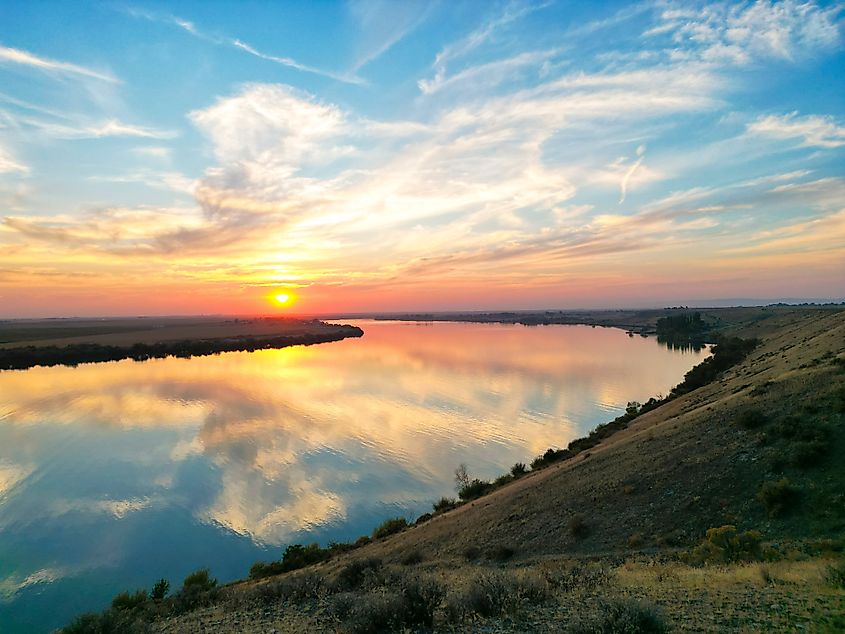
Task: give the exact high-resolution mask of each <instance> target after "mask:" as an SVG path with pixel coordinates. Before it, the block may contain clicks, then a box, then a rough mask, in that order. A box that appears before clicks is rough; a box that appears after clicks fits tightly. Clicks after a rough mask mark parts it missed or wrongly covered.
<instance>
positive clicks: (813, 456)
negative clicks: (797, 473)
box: [788, 440, 830, 469]
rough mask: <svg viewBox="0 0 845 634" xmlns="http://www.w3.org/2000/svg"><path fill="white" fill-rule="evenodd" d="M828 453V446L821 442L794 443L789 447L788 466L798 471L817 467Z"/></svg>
mask: <svg viewBox="0 0 845 634" xmlns="http://www.w3.org/2000/svg"><path fill="white" fill-rule="evenodd" d="M829 451H830V444H828V442H827V441H823V440H807V441H803V440H802V441H798V442H794V443H792V444H791V445H790V447H789V454H788V458H789V464H791V465H792V466H793V467H798V468H799V469H807V468H809V467H814V466H817V465H818V464H819V463H820V462H821V460H822V459H823V458H824V457H825V456H826V455H827V453H828V452H829Z"/></svg>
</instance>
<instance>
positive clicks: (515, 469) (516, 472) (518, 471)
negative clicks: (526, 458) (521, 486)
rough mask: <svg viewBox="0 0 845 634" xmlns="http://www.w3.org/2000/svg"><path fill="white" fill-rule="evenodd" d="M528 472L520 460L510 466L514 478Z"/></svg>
mask: <svg viewBox="0 0 845 634" xmlns="http://www.w3.org/2000/svg"><path fill="white" fill-rule="evenodd" d="M526 473H528V469H527V468H526V467H525V464H524V463H522V462H517V463H516V464H515V465H514V466H512V467H511V475H512V476H513V477H514V478H519V477H522V476H524V475H525V474H526Z"/></svg>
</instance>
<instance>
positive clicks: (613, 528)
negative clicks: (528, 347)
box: [76, 309, 845, 632]
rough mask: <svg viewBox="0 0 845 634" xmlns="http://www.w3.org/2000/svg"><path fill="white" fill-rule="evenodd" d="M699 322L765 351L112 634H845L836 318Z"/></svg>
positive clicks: (844, 438) (144, 607) (842, 421)
mask: <svg viewBox="0 0 845 634" xmlns="http://www.w3.org/2000/svg"><path fill="white" fill-rule="evenodd" d="M703 317H704V318H705V319H711V320H712V322H713V327H714V330H717V331H719V332H723V333H728V334H730V335H732V336H737V335H738V336H742V337H758V338H760V339H761V343H760V344H759V345H758V346H757V347H756V348H755V349H754V350H753V351H752V352H751V353H750V354H749V355H748V356H747V357H746V358H745V359H744V360H743V361H742V362H741V363H739V364H738V365H736V366H734V367H732V368H731V369H729V370H727V371H726V372H724V373H723V374H722V375H721V376H720V377H719V378H718V379H717V380H715V381H713V382H711V383H709V384H707V385H705V386H704V387H701V388H698V389H695V390H693V391H691V392H689V393H687V394H684V395H682V396H679V397H677V398H675V399H674V400H671V401H669V402H667V403H665V404H663V405H661V406H659V407H657V408H656V409H653V410H651V411H649V412H647V413H644V414H642V415H640V416H638V417H637V418H635V419H634V420H633V421H632V422H631V423H630V424H629V425H628V426H627V427H626V428H624V429H622V430H621V431H618V432H617V433H615V434H614V435H612V436H610V437H609V438H607V439H605V440H604V441H603V442H602V443H600V444H598V445H596V446H594V447H591V448H589V449H588V450H586V451H582V452H581V453H579V454H578V455H577V456H575V457H574V458H571V459H569V460H565V461H562V462H558V463H555V464H553V465H551V466H549V467H547V468H544V469H540V470H538V471H536V472H534V471H532V472H529V473H528V474H526V475H524V476H522V477H519V478H518V479H516V480H515V481H513V482H511V483H510V484H507V485H505V486H503V487H501V488H498V489H496V490H495V491H493V492H492V493H490V494H489V495H486V496H483V497H481V498H478V499H476V500H474V501H472V502H469V503H467V504H465V505H463V506H460V507H459V508H455V509H453V510H450V511H447V512H444V513H439V514H435V515H434V517H432V518H431V519H429V520H428V521H425V522H422V523H419V524H417V525H415V526H413V527H410V528H408V529H406V530H403V531H401V532H398V533H397V534H393V535H391V536H389V537H384V538H381V539H377V540H375V541H373V542H372V543H369V544H367V545H363V546H361V547H358V548H355V549H354V550H351V551H349V552H343V553H341V552H339V550H338V552H337V554H334V556H332V557H331V558H330V559H329V560H328V561H323V562H321V563H319V564H316V565H313V566H310V567H308V568H305V569H302V570H298V571H295V572H290V573H286V574H281V575H277V576H272V577H269V578H266V579H262V580H256V581H247V582H242V583H238V584H232V585H229V586H227V587H225V588H214V589H211V588H209V587H203V588H200V589H192V588H188V589H187V590H186V591H183V592H180V593H178V594H177V596H176V598H175V599H173V600H171V601H170V602H167V601H164V602H153V601H146V602H144V603H143V604H139V606H138V607H135V608H133V609H123V610H112V611H111V612H110V613H109V616H108V618H109V619H113V620H114V623H119V628H123V629H117V630H113V631H131V629H132V628H137V630H138V631H161V632H183V631H185V632H191V631H195V632H200V631H221V632H239V631H256V632H258V631H261V632H266V631H272V630H276V631H279V632H282V631H291V632H294V631H326V632H332V631H338V630H340V631H348V632H371V631H390V630H397V629H402V628H410V629H412V630H414V629H418V628H422V629H423V630H424V631H425V630H427V629H428V628H429V626H432V627H434V629H436V630H438V631H450V630H452V631H464V630H467V629H472V630H481V631H509V632H510V631H512V632H521V631H555V632H558V631H583V632H589V631H606V632H649V631H666V629H667V628H668V629H676V630H680V631H726V630H727V631H730V630H735V631H759V630H761V629H770V630H774V631H792V630H794V629H795V628H797V627H799V626H800V627H801V628H804V629H805V631H831V632H832V631H842V629H843V628H845V620H843V618H842V616H841V615H842V614H843V613H845V589H843V586H844V585H845V568H843V566H842V559H841V557H842V553H841V550H842V548H843V536H845V495H843V490H845V489H844V488H843V484H845V461H843V460H842V459H841V457H842V456H843V455H845V312H842V311H837V310H818V309H777V310H775V309H771V310H769V311H761V310H759V309H758V310H757V311H751V310H748V309H742V310H740V311H737V312H736V314H731V313H727V312H724V311H721V312H719V313H718V314H717V315H716V316H715V317H714V316H713V315H710V314H703ZM719 527H724V528H721V529H719ZM711 528H712V529H719V530H712V531H710V532H709V534H708V533H707V530H708V529H711ZM209 563H210V564H212V565H213V562H209ZM92 618H93V617H92ZM100 618H101V621H102V617H100ZM92 623H93V621H92ZM130 624H132V625H130ZM79 625H80V628H78V629H77V630H76V631H91V630H86V629H84V628H83V627H82V625H83V624H82V623H80V624H79ZM115 627H118V626H115ZM101 631H103V630H101ZM106 631H108V630H107V628H106Z"/></svg>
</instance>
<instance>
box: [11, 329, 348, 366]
mask: <svg viewBox="0 0 845 634" xmlns="http://www.w3.org/2000/svg"><path fill="white" fill-rule="evenodd" d="M231 323H232V328H231V333H227V336H217V337H212V338H184V339H176V340H164V341H152V342H149V343H145V342H133V343H129V344H123V345H120V344H109V343H98V342H96V341H95V340H94V341H86V342H80V343H68V344H66V345H57V344H54V343H50V344H47V345H44V344H42V345H15V346H12V347H8V346H7V347H2V348H0V371H2V370H24V369H27V368H32V367H36V366H55V365H65V366H76V365H79V364H81V363H101V362H105V361H119V360H122V359H133V360H135V361H147V360H148V359H161V358H165V357H179V358H191V357H199V356H208V355H213V354H220V353H222V352H242V351H247V352H253V351H255V350H267V349H271V348H284V347H287V346H296V345H313V344H318V343H328V342H332V341H339V340H341V339H346V338H347V337H362V336H363V335H364V331H363V330H361V329H360V328H358V327H357V326H351V325H346V324H331V323H327V322H323V321H319V320H316V319H315V320H310V321H298V320H277V321H275V322H271V323H275V324H276V328H275V330H276V331H278V334H268V333H265V332H264V331H263V330H264V329H262V331H261V332H257V333H251V332H250V328H248V327H247V326H248V325H249V324H250V323H253V321H251V320H244V321H241V320H235V321H233V322H231ZM241 324H243V326H242V325H241ZM198 330H200V332H199V333H198V334H202V332H201V329H198ZM253 330H254V329H253ZM241 332H245V333H246V334H239V333H241ZM2 334H3V331H2V329H0V336H1V335H2ZM96 336H98V335H97V334H96V331H95V334H94V337H96ZM122 336H123V337H124V338H128V339H131V337H132V335H131V333H130V334H124V335H122ZM160 336H166V335H160Z"/></svg>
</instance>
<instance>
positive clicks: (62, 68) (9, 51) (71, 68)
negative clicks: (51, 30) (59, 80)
mask: <svg viewBox="0 0 845 634" xmlns="http://www.w3.org/2000/svg"><path fill="white" fill-rule="evenodd" d="M0 64H15V65H20V66H27V67H29V68H35V69H37V70H40V71H42V72H45V73H50V74H55V75H64V76H77V77H85V78H88V79H98V80H100V81H105V82H109V83H119V82H120V80H119V79H117V78H116V77H115V76H114V75H112V74H110V73H108V72H103V71H99V70H94V69H91V68H88V67H86V66H80V65H79V64H72V63H70V62H62V61H58V60H53V59H48V58H46V57H40V56H38V55H36V54H34V53H30V52H29V51H24V50H21V49H17V48H9V47H6V46H0Z"/></svg>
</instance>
